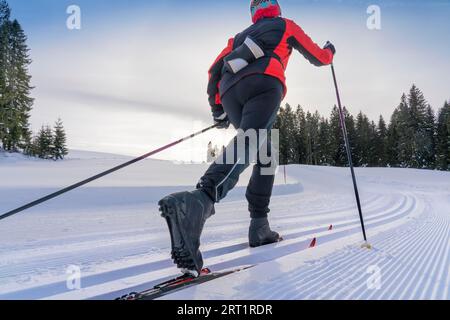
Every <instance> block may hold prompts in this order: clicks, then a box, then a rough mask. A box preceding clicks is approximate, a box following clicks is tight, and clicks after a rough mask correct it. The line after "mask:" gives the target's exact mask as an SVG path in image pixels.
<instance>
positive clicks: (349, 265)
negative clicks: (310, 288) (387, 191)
mask: <svg viewBox="0 0 450 320" xmlns="http://www.w3.org/2000/svg"><path fill="white" fill-rule="evenodd" d="M397 236H398V234H397V232H396V231H395V230H394V231H392V232H391V233H390V234H389V236H387V237H386V235H384V236H383V238H384V239H385V241H383V242H382V243H378V244H377V245H376V246H375V247H374V248H375V249H373V250H374V252H375V254H374V255H373V256H372V257H370V254H371V252H370V251H366V250H358V251H359V252H358V253H357V254H354V255H353V258H352V259H349V262H345V260H344V261H343V262H342V266H341V265H340V264H337V267H336V268H335V269H334V271H335V272H334V273H332V274H330V276H329V280H330V281H329V283H331V285H330V288H329V289H328V290H327V291H325V292H324V291H322V290H323V289H325V288H326V283H324V286H325V287H322V288H320V287H318V288H317V290H316V291H317V292H322V294H321V296H320V297H319V298H329V299H333V298H334V299H336V298H339V297H342V296H343V295H344V294H345V293H344V292H343V291H349V288H351V287H352V286H354V285H353V284H352V286H349V287H347V286H342V284H341V283H340V282H338V281H336V284H334V285H333V281H332V280H333V279H338V280H340V279H349V278H350V279H352V278H353V279H354V278H355V272H358V271H361V270H362V269H363V267H364V266H368V265H373V264H375V263H376V262H377V261H378V260H380V253H379V252H377V251H375V250H378V249H376V248H377V247H380V246H381V245H383V244H384V243H387V244H388V245H387V248H388V249H389V251H390V250H392V249H394V248H396V247H399V246H401V242H394V241H392V240H394V239H395V238H396V237H397ZM407 236H408V234H405V235H404V238H406V237H407ZM373 240H375V241H376V239H372V240H371V242H372V244H374V243H376V242H374V241H373ZM383 251H384V249H383ZM367 257H370V258H369V260H366V259H367ZM347 258H348V256H347ZM344 259H345V256H344ZM382 259H386V258H385V257H382ZM366 277H367V274H365V273H362V274H361V276H360V279H356V281H355V282H358V280H363V279H364V283H365V278H366ZM339 288H340V289H339ZM336 290H337V291H336ZM309 297H311V296H306V297H305V298H309Z"/></svg>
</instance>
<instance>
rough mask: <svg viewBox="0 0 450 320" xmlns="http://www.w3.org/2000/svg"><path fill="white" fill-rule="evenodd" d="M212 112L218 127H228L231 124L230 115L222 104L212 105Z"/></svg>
mask: <svg viewBox="0 0 450 320" xmlns="http://www.w3.org/2000/svg"><path fill="white" fill-rule="evenodd" d="M212 114H213V118H214V124H216V125H217V127H216V128H217V129H228V127H229V126H230V120H229V119H228V115H227V114H226V112H225V111H224V110H223V107H222V105H220V104H216V105H214V106H213V107H212Z"/></svg>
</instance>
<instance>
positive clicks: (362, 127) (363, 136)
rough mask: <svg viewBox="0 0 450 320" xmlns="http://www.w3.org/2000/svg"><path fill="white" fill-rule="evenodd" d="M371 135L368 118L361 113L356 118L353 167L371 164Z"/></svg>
mask: <svg viewBox="0 0 450 320" xmlns="http://www.w3.org/2000/svg"><path fill="white" fill-rule="evenodd" d="M373 142H374V141H373V135H372V133H371V126H370V122H369V118H368V117H367V116H366V115H364V114H363V113H362V112H360V113H359V114H358V116H357V117H356V137H355V146H354V150H355V152H354V153H355V156H354V159H353V160H354V163H355V166H368V165H369V163H371V161H372V160H371V148H372V143H373Z"/></svg>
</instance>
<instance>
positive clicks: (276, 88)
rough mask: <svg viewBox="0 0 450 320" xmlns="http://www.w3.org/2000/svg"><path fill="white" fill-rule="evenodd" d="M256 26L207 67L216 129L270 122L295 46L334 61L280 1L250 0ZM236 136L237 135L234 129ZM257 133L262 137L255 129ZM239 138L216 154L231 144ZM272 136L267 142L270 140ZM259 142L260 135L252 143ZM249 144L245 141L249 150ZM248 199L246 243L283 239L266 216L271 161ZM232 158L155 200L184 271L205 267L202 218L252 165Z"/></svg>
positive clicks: (311, 57) (315, 60) (255, 178)
mask: <svg viewBox="0 0 450 320" xmlns="http://www.w3.org/2000/svg"><path fill="white" fill-rule="evenodd" d="M250 9H251V16H252V21H253V24H252V25H251V26H250V27H249V28H247V29H246V30H244V31H243V32H241V33H239V34H238V35H236V36H235V37H234V38H232V39H230V40H229V41H228V45H227V47H226V48H225V49H224V50H223V51H222V52H221V53H220V55H219V56H218V57H217V59H216V60H215V61H214V63H213V65H212V67H211V68H210V70H209V83H208V95H209V103H210V105H211V108H212V114H213V118H214V121H215V123H216V124H217V126H218V128H225V129H226V128H228V127H229V125H230V124H232V125H233V126H234V127H235V128H236V129H241V130H239V132H246V131H247V130H252V129H253V130H257V132H259V130H260V129H262V130H269V129H271V128H272V126H273V124H274V122H275V119H276V115H277V113H278V110H279V108H280V104H281V101H282V100H283V98H284V97H285V95H286V92H287V88H286V84H285V70H286V67H287V65H288V61H289V58H290V56H291V53H292V49H297V50H298V51H299V52H300V53H301V54H302V55H303V56H304V57H305V58H306V59H307V60H308V61H309V62H311V63H312V64H314V65H316V66H324V65H329V64H331V63H332V60H333V56H334V54H335V52H336V50H335V48H334V46H333V44H331V43H330V42H327V43H326V45H325V47H324V48H323V49H322V48H320V47H319V46H318V45H317V44H315V43H314V42H313V41H312V40H311V39H310V38H309V37H308V36H307V35H306V34H305V32H304V31H303V30H302V29H301V28H300V27H299V26H298V25H297V24H296V23H294V22H293V21H291V20H288V19H285V18H282V17H281V8H280V6H279V4H278V2H277V0H252V1H251V4H250ZM238 135H239V133H238ZM258 138H260V136H259V135H258ZM237 139H238V136H236V138H235V139H233V141H232V142H230V145H229V146H228V147H227V148H226V149H225V150H224V153H223V155H222V156H220V157H219V158H221V159H222V160H223V159H227V160H229V159H228V158H227V157H226V154H227V152H228V153H229V152H231V150H233V151H235V150H236V144H237ZM269 140H270V135H268V136H267V138H266V141H265V142H269ZM261 145H262V141H260V139H258V146H257V149H258V148H260V147H261ZM250 148H251V146H250V145H249V144H247V143H246V144H245V151H246V152H248V151H249V149H250ZM257 159H258V160H257V162H256V164H255V165H254V168H253V174H252V177H251V180H250V182H249V184H248V188H247V192H246V198H247V200H248V203H249V211H250V216H251V222H250V228H249V234H248V236H249V244H250V246H251V247H258V246H262V245H266V244H270V243H275V242H278V241H281V240H282V239H281V237H280V235H279V234H278V233H277V232H274V231H272V230H271V228H270V225H269V222H268V218H267V214H268V213H269V211H270V210H269V203H270V198H271V195H272V188H273V184H274V174H270V175H267V174H262V170H263V169H264V168H265V167H268V166H270V165H272V163H271V164H269V165H267V164H263V163H262V162H261V161H259V157H258V158H257ZM232 160H233V161H232V163H229V162H228V161H227V162H222V161H221V162H219V161H217V160H216V162H214V163H213V164H212V165H211V166H210V168H209V169H208V170H207V172H206V173H205V174H204V176H203V177H202V178H201V179H200V182H199V183H198V185H197V188H196V190H194V191H191V192H181V193H175V194H172V195H169V196H167V197H165V198H164V199H162V200H161V201H160V202H159V205H160V211H161V212H162V217H163V218H165V219H166V221H167V224H168V227H169V231H170V235H171V242H172V259H173V260H174V262H175V264H176V265H177V266H178V268H180V269H182V272H183V273H185V274H191V275H193V276H198V275H200V273H201V270H202V267H203V259H202V254H201V252H200V250H199V247H200V236H201V233H202V230H203V227H204V224H205V222H206V220H207V219H208V218H209V217H211V216H212V215H213V214H215V209H214V204H215V203H218V202H220V201H221V200H222V199H224V198H225V197H226V195H227V193H228V192H229V191H230V190H231V189H232V188H233V187H234V186H235V185H236V184H237V182H238V179H239V175H240V174H241V173H242V172H243V171H244V170H245V169H246V168H247V167H248V166H249V165H250V163H249V161H247V160H246V161H244V162H242V161H241V159H240V158H238V156H237V155H236V152H234V156H233V158H232Z"/></svg>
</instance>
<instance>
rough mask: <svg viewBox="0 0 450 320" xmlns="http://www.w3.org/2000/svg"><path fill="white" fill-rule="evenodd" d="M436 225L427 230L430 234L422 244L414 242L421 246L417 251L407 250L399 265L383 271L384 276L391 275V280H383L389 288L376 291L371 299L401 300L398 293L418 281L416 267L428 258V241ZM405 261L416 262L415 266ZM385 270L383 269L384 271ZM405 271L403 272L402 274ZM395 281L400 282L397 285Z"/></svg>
mask: <svg viewBox="0 0 450 320" xmlns="http://www.w3.org/2000/svg"><path fill="white" fill-rule="evenodd" d="M434 227H435V224H434V223H431V224H430V225H429V228H428V229H427V230H428V231H429V232H428V233H427V234H426V236H427V237H426V238H425V239H424V238H422V239H421V240H422V241H421V242H419V243H418V241H414V244H416V245H417V244H419V245H417V246H415V250H406V251H405V254H403V255H400V256H399V258H398V259H397V263H396V264H395V265H394V264H392V265H391V268H388V269H387V270H384V271H383V274H389V273H390V276H389V278H388V279H389V280H386V279H383V280H382V281H383V283H388V286H387V287H386V289H385V290H383V291H381V292H378V291H374V292H373V294H372V295H371V297H377V296H378V298H386V299H397V300H398V299H399V295H398V292H399V291H400V290H401V289H402V288H403V287H404V286H407V285H408V284H410V283H411V281H415V280H416V276H418V273H417V271H416V270H415V269H416V266H417V264H418V263H420V262H421V261H422V260H423V258H424V257H425V256H426V253H427V252H430V251H427V250H424V249H425V248H426V247H428V240H429V234H430V232H431V231H434V230H435V228H434ZM405 247H407V248H409V247H411V246H410V245H408V244H405ZM404 260H407V261H415V262H414V264H413V265H412V266H411V265H407V264H405V263H404ZM382 270H383V269H382ZM402 271H403V272H402ZM413 272H414V274H413ZM395 281H399V282H398V283H396V282H395Z"/></svg>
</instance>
